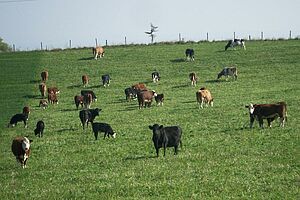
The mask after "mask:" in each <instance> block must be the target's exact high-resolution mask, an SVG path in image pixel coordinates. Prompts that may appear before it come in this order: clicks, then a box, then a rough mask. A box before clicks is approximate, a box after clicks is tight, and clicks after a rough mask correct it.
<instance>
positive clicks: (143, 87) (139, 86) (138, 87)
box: [131, 83, 147, 91]
mask: <svg viewBox="0 0 300 200" xmlns="http://www.w3.org/2000/svg"><path fill="white" fill-rule="evenodd" d="M131 88H132V89H135V90H136V91H143V90H147V87H146V85H145V84H144V83H137V84H134V85H133V86H131Z"/></svg>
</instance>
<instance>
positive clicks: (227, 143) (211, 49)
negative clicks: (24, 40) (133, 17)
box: [0, 40, 300, 199]
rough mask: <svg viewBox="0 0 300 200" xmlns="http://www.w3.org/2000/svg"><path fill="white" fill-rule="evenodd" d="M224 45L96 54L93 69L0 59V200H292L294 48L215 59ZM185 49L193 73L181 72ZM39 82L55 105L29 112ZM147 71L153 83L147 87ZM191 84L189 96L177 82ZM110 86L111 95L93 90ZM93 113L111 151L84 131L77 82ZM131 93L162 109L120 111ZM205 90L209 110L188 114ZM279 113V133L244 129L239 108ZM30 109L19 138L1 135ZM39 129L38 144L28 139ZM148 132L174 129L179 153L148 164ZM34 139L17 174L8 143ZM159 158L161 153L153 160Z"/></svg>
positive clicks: (65, 54) (77, 57) (82, 53)
mask: <svg viewBox="0 0 300 200" xmlns="http://www.w3.org/2000/svg"><path fill="white" fill-rule="evenodd" d="M224 46H225V44H224V42H215V43H200V44H196V43H195V44H176V45H151V46H126V47H125V46H123V47H107V48H106V55H105V57H104V58H103V59H100V60H97V61H96V60H93V59H92V57H91V56H92V55H91V50H88V49H84V50H65V51H60V52H22V53H5V54H0V70H1V73H0V78H1V79H0V80H1V85H0V92H1V94H2V97H1V99H0V102H1V103H0V110H1V115H0V125H1V130H0V146H1V152H0V172H1V173H0V179H1V187H0V197H1V199H25V198H29V199H75V198H76V199H83V198H86V199H172V198H176V199H178V198H179V199H207V198H239V199H240V198H243V199H253V198H254V199H271V198H272V199H296V197H297V195H298V197H299V184H300V178H299V150H300V149H299V145H300V142H299V130H300V129H299V128H300V125H299V123H298V121H299V117H300V108H299V96H300V90H299V89H300V85H299V83H300V57H299V52H300V41H298V40H290V41H253V42H247V43H246V46H247V50H246V51H243V50H241V49H237V50H235V51H234V50H228V51H226V52H225V51H224V50H223V49H224ZM186 48H193V49H194V50H195V61H194V62H186V61H185V60H184V51H185V49H186ZM229 65H235V66H237V68H238V73H239V77H238V80H237V81H232V80H230V79H229V80H228V81H225V80H224V79H222V80H221V81H219V82H216V81H215V79H216V77H217V74H218V72H219V71H220V70H221V69H222V68H223V67H224V66H229ZM45 69H46V70H48V71H49V81H48V82H47V86H48V87H49V86H57V87H58V88H59V89H60V90H61V93H60V95H59V104H58V105H50V107H49V108H48V109H46V110H42V109H40V108H39V107H38V103H39V100H40V99H41V97H40V93H39V91H38V85H39V82H40V72H41V71H43V70H45ZM154 70H157V71H159V72H160V74H161V81H160V82H159V83H157V84H154V83H152V82H151V73H152V72H153V71H154ZM190 72H195V73H196V74H197V75H198V78H199V79H198V84H197V87H192V86H190V82H189V80H188V74H189V73H190ZM107 73H108V74H110V76H111V78H112V81H111V85H110V86H109V87H107V88H104V87H103V86H102V85H101V81H100V80H101V75H103V74H107ZM83 74H87V75H88V76H89V77H90V84H89V86H88V88H89V89H92V90H94V92H95V93H96V95H97V96H98V101H97V102H96V103H94V104H92V108H96V107H98V108H101V109H102V110H103V111H102V112H101V114H100V116H99V117H98V118H96V120H95V121H99V122H107V123H109V124H111V125H112V127H113V129H115V130H116V131H117V138H116V139H112V138H109V139H105V140H103V139H102V137H100V139H99V140H98V141H95V140H94V136H93V134H92V130H91V129H90V127H89V128H88V129H87V130H85V131H83V130H82V127H81V125H80V120H79V117H78V113H79V111H78V110H76V109H75V105H74V102H73V97H74V95H76V94H80V90H81V89H83V87H82V85H81V76H82V75H83ZM137 82H145V83H146V85H147V86H148V88H150V89H154V90H155V91H157V92H158V93H164V94H165V96H166V99H165V104H164V106H163V107H156V106H155V104H153V106H152V107H151V108H146V109H142V110H139V109H138V105H137V102H136V101H132V102H126V101H125V95H124V89H125V88H126V87H129V86H131V85H132V84H134V83H137ZM203 86H205V87H207V88H208V89H210V90H211V92H212V95H213V96H214V99H215V100H214V107H209V108H204V109H201V110H199V109H198V106H197V104H196V98H195V92H196V91H197V90H198V89H199V88H200V87H203ZM278 101H286V103H287V105H288V122H287V124H286V127H284V128H281V127H278V121H274V122H273V127H272V128H271V129H270V128H265V129H260V128H258V124H257V122H256V123H255V127H254V128H253V129H249V128H248V127H249V115H248V111H247V109H245V105H247V104H249V103H250V102H252V103H275V102H278ZM25 105H29V106H30V107H31V109H32V112H31V114H30V119H29V127H28V128H27V129H24V128H23V125H22V124H18V126H17V127H14V128H6V125H7V123H8V122H9V119H10V117H11V116H12V115H13V114H15V113H18V112H21V111H22V108H23V106H25ZM40 119H42V120H43V121H44V122H45V125H46V129H45V133H44V137H43V138H37V137H35V136H34V134H33V130H34V128H35V124H36V122H37V121H38V120H40ZM154 123H159V124H163V125H165V126H168V125H180V126H181V127H182V129H183V138H182V141H183V148H180V151H179V154H178V155H177V156H174V155H173V149H168V150H167V155H166V157H163V156H162V154H161V156H160V157H159V158H156V157H155V149H154V147H153V144H152V141H151V138H152V132H151V130H150V129H149V128H148V126H149V125H153V124H154ZM17 135H24V136H25V135H29V137H30V138H31V139H33V140H34V141H33V143H32V154H31V157H30V159H29V161H28V168H26V169H22V168H21V167H20V166H19V165H18V164H16V161H15V158H14V157H13V154H12V153H11V150H10V146H11V141H12V139H13V137H15V136H17ZM161 153H162V152H161Z"/></svg>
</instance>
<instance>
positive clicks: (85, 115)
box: [79, 108, 102, 130]
mask: <svg viewBox="0 0 300 200" xmlns="http://www.w3.org/2000/svg"><path fill="white" fill-rule="evenodd" d="M101 110H102V109H99V108H95V109H85V110H81V111H79V118H80V121H81V123H82V126H83V130H84V126H85V124H86V127H88V125H89V122H91V123H93V121H94V119H95V117H96V116H99V113H100V111H101Z"/></svg>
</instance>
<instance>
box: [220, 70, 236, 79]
mask: <svg viewBox="0 0 300 200" xmlns="http://www.w3.org/2000/svg"><path fill="white" fill-rule="evenodd" d="M221 76H225V77H226V80H227V78H228V76H231V77H233V79H234V80H237V68H236V67H225V68H224V69H223V70H222V71H221V72H220V73H219V74H218V78H217V79H219V78H221Z"/></svg>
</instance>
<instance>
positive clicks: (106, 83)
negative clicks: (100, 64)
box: [101, 74, 110, 87]
mask: <svg viewBox="0 0 300 200" xmlns="http://www.w3.org/2000/svg"><path fill="white" fill-rule="evenodd" d="M101 78H102V85H103V86H104V87H106V86H109V83H110V76H109V75H108V74H105V75H103V76H102V77H101Z"/></svg>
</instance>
